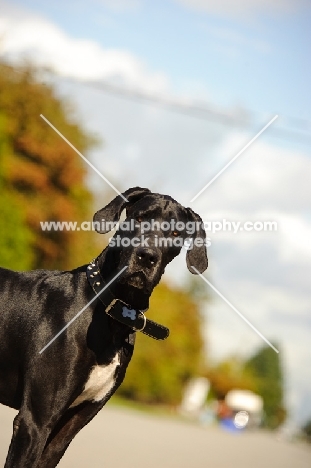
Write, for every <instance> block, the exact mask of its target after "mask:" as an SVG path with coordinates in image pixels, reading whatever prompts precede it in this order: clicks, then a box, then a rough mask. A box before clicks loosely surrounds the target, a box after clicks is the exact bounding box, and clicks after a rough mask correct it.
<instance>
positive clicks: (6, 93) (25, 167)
mask: <svg viewBox="0 0 311 468" xmlns="http://www.w3.org/2000/svg"><path fill="white" fill-rule="evenodd" d="M40 114H43V115H45V116H46V118H48V119H49V120H50V121H51V122H52V123H53V124H55V126H56V127H57V128H58V129H59V131H60V132H62V133H63V134H64V135H65V136H66V137H67V138H68V140H69V141H71V142H72V144H73V145H74V146H76V147H77V148H79V150H80V151H81V152H85V151H86V150H87V148H89V147H90V145H91V144H92V140H91V139H90V138H89V136H88V135H87V134H86V133H85V132H84V131H82V130H81V128H80V127H79V126H78V124H76V123H74V121H73V119H72V116H71V114H70V111H69V108H68V106H67V105H66V104H65V103H63V102H61V101H60V100H59V99H58V98H57V97H56V95H55V93H54V91H53V89H52V88H51V87H50V86H46V85H43V84H41V83H40V82H39V81H38V80H37V78H36V72H35V71H34V70H33V69H30V68H26V69H15V68H12V67H9V66H7V65H5V64H3V63H2V64H1V63H0V135H1V137H0V182H1V184H0V197H1V198H0V204H1V213H3V214H4V216H5V218H4V219H5V223H4V222H3V223H2V228H1V242H5V244H6V246H7V247H6V248H5V249H4V248H2V251H4V252H6V253H4V252H2V254H1V255H2V258H3V261H4V264H9V265H10V266H12V264H11V263H10V260H11V259H12V258H15V257H16V258H17V257H20V262H19V263H17V265H16V266H17V267H18V268H25V267H27V268H29V267H32V268H61V269H66V268H70V267H73V266H75V265H77V264H79V263H80V262H81V261H83V262H84V261H87V260H88V259H89V257H91V256H92V254H93V252H91V251H90V248H89V247H88V246H90V245H92V244H93V234H92V233H88V232H82V231H78V232H77V231H76V232H73V231H72V232H65V231H62V232H60V231H59V232H48V231H42V230H41V226H40V221H52V220H53V221H77V222H81V221H83V220H85V219H86V220H88V219H91V203H92V197H91V194H90V192H89V191H88V190H87V189H86V187H85V178H86V167H85V164H84V163H83V161H82V160H81V159H80V158H79V156H78V155H77V154H76V153H75V152H74V151H73V150H72V149H71V148H70V147H69V146H68V144H67V143H66V142H64V141H63V140H62V139H61V138H60V137H59V135H57V134H56V133H55V132H54V131H53V130H52V129H51V128H50V127H49V126H48V125H47V124H46V123H45V122H44V121H43V120H42V119H41V118H40ZM10 207H11V208H10ZM10 210H12V216H8V214H9V213H10ZM13 212H14V213H13ZM13 233H15V235H16V236H17V237H16V240H15V241H13V236H14V235H13ZM18 233H19V234H18ZM27 233H28V234H30V235H28V234H27ZM3 239H4V240H3ZM14 242H15V243H14ZM17 244H18V247H17ZM29 246H30V249H31V251H32V255H30V254H29ZM7 249H8V250H7ZM16 249H17V250H16ZM0 260H1V258H0Z"/></svg>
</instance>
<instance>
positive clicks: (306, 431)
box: [301, 419, 311, 443]
mask: <svg viewBox="0 0 311 468" xmlns="http://www.w3.org/2000/svg"><path fill="white" fill-rule="evenodd" d="M301 430H302V434H303V436H304V438H305V440H306V441H307V442H309V443H311V419H309V420H308V421H307V422H306V423H305V424H304V425H303V426H302V428H301Z"/></svg>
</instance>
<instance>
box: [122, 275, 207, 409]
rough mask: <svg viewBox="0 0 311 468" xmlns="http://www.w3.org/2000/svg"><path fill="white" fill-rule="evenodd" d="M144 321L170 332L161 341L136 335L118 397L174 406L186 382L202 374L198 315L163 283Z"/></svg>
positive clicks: (191, 304) (185, 299)
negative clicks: (152, 322)
mask: <svg viewBox="0 0 311 468" xmlns="http://www.w3.org/2000/svg"><path fill="white" fill-rule="evenodd" d="M147 315H148V318H150V319H152V320H154V321H157V322H159V323H161V324H163V325H165V326H167V327H168V328H169V329H170V336H169V337H168V338H167V339H166V340H165V341H156V340H153V339H152V338H149V337H147V336H145V335H143V334H142V333H137V338H136V340H137V342H136V345H135V351H134V356H133V358H132V361H131V363H130V365H129V369H128V371H127V374H126V377H125V381H124V383H123V385H122V386H121V387H120V390H119V394H121V395H123V396H125V397H127V398H131V399H135V400H138V401H141V402H145V403H165V404H178V403H179V402H180V400H181V396H182V390H183V387H184V384H185V383H186V381H187V380H188V379H189V378H190V377H192V376H197V375H198V374H200V373H201V371H202V362H203V340H202V337H201V332H200V321H201V319H200V314H199V310H198V307H197V305H196V303H195V302H194V301H193V300H192V299H191V297H190V296H189V295H188V294H187V293H185V292H184V291H181V290H179V289H172V288H170V287H169V286H167V285H166V284H164V283H161V284H160V285H159V286H157V287H156V289H155V291H154V293H153V295H152V297H151V301H150V309H149V310H148V312H147Z"/></svg>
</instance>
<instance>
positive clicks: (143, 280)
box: [93, 187, 208, 309]
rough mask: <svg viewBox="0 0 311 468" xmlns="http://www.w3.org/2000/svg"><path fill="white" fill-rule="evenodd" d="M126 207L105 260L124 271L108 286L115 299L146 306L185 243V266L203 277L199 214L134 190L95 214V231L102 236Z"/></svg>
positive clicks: (168, 199) (143, 190)
mask: <svg viewBox="0 0 311 468" xmlns="http://www.w3.org/2000/svg"><path fill="white" fill-rule="evenodd" d="M125 208H126V219H125V220H124V221H123V222H121V223H120V224H119V228H118V230H117V231H116V233H115V235H114V236H113V238H112V239H111V241H110V243H109V246H108V249H107V252H106V259H108V258H109V262H112V264H113V266H114V269H116V270H121V269H122V268H123V267H124V266H127V269H126V270H125V272H124V273H123V274H122V275H121V276H120V278H119V279H118V280H117V281H116V284H114V285H113V286H112V289H114V290H116V289H117V293H118V297H119V298H120V299H123V300H124V301H125V302H127V303H128V304H130V305H132V307H136V308H141V309H142V308H146V307H148V299H149V296H150V294H151V293H152V291H153V288H154V287H155V286H156V285H157V284H158V283H159V281H160V278H161V276H162V274H163V273H164V270H165V267H166V265H167V264H168V263H169V262H171V261H172V260H173V258H174V257H176V256H177V255H178V254H179V252H180V250H181V248H182V246H183V245H184V243H185V241H186V242H187V247H188V249H187V256H186V259H187V266H188V269H189V271H190V272H191V273H195V271H194V270H193V269H192V266H193V267H195V269H196V270H197V271H199V272H200V273H202V272H203V271H204V270H205V269H206V268H207V265H208V261H207V255H206V245H205V231H204V229H203V225H202V220H201V218H200V216H199V215H197V214H196V213H194V211H192V210H191V209H190V208H185V207H183V206H182V205H180V204H179V203H178V202H177V201H175V200H174V199H173V198H171V197H169V196H168V195H161V194H158V193H152V192H150V190H149V189H146V188H140V187H135V188H131V189H128V190H127V191H126V192H124V193H123V194H122V195H119V196H117V197H116V198H115V199H114V200H112V201H111V202H110V203H109V204H108V205H107V206H105V207H104V208H102V209H101V210H99V211H97V213H95V215H94V219H93V220H94V223H95V228H96V231H97V232H99V233H101V234H104V233H106V232H108V231H110V230H111V229H112V228H113V225H115V224H116V223H118V221H119V219H120V216H121V213H122V211H123V210H124V209H125Z"/></svg>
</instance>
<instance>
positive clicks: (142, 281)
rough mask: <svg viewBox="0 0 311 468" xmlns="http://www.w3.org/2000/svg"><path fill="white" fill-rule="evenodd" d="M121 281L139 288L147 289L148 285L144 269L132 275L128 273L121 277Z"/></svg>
mask: <svg viewBox="0 0 311 468" xmlns="http://www.w3.org/2000/svg"><path fill="white" fill-rule="evenodd" d="M121 283H126V284H128V285H129V286H133V287H134V288H137V289H145V288H146V286H147V280H146V276H145V275H144V273H143V272H142V271H137V272H135V273H132V274H130V275H126V276H124V277H123V278H122V279H121Z"/></svg>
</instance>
